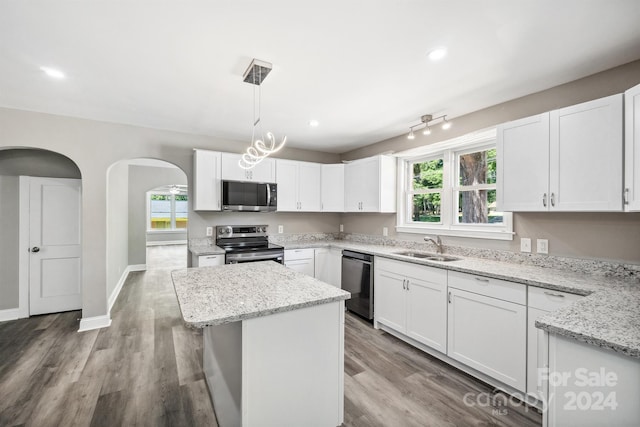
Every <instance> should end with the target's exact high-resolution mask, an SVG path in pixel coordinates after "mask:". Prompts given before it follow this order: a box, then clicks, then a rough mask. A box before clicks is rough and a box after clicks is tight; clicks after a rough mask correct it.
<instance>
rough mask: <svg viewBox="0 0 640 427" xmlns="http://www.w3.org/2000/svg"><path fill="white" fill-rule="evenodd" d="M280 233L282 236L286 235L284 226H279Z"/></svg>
mask: <svg viewBox="0 0 640 427" xmlns="http://www.w3.org/2000/svg"><path fill="white" fill-rule="evenodd" d="M278 233H280V234H282V233H284V225H279V226H278Z"/></svg>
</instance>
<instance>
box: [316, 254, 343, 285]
mask: <svg viewBox="0 0 640 427" xmlns="http://www.w3.org/2000/svg"><path fill="white" fill-rule="evenodd" d="M341 276H342V251H341V250H339V249H330V248H318V249H316V250H315V278H316V279H318V280H321V281H323V282H325V283H329V284H330V285H333V286H335V287H338V288H340V287H342V280H341Z"/></svg>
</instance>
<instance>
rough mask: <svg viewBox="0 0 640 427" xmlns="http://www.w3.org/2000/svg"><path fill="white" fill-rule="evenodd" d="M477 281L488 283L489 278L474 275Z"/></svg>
mask: <svg viewBox="0 0 640 427" xmlns="http://www.w3.org/2000/svg"><path fill="white" fill-rule="evenodd" d="M474 279H476V280H477V281H478V282H483V283H489V279H485V278H484V277H474Z"/></svg>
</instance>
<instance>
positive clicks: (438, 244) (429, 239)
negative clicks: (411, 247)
mask: <svg viewBox="0 0 640 427" xmlns="http://www.w3.org/2000/svg"><path fill="white" fill-rule="evenodd" d="M424 241H425V242H432V243H433V244H434V245H436V247H437V248H438V253H439V254H441V253H443V251H442V239H441V238H440V236H436V239H435V240H433V237H429V236H426V237H425V238H424Z"/></svg>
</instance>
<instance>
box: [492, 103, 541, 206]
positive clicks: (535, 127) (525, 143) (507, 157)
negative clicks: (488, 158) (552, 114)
mask: <svg viewBox="0 0 640 427" xmlns="http://www.w3.org/2000/svg"><path fill="white" fill-rule="evenodd" d="M497 162H498V165H499V167H498V168H497V169H498V170H497V173H498V179H497V187H498V188H497V190H498V191H497V209H498V210H499V211H501V212H535V211H542V210H547V198H548V197H547V196H548V193H549V113H544V114H539V115H537V116H533V117H527V118H525V119H521V120H516V121H514V122H510V123H505V124H502V125H500V126H498V130H497Z"/></svg>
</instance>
